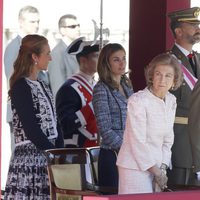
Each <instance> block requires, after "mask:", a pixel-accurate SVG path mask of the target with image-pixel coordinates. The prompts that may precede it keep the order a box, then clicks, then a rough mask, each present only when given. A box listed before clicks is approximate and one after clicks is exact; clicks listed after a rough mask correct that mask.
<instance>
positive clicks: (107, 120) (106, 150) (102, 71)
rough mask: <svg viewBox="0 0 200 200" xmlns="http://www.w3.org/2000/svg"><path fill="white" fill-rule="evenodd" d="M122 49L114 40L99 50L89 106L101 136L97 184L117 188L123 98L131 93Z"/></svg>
mask: <svg viewBox="0 0 200 200" xmlns="http://www.w3.org/2000/svg"><path fill="white" fill-rule="evenodd" d="M125 69H126V52H125V50H124V48H123V47H122V46H121V45H120V44H117V43H113V44H107V45H105V46H104V47H103V49H102V50H101V52H100V55H99V59H98V63H97V71H98V74H99V79H100V80H99V81H98V83H97V84H96V85H95V87H94V90H93V106H94V113H95V117H96V120H97V128H98V132H99V134H100V136H101V149H100V155H99V162H98V163H99V164H98V178H99V185H100V186H113V187H118V172H117V166H116V155H115V153H113V152H118V151H119V148H120V147H121V144H122V139H123V132H124V128H125V120H126V112H127V99H128V97H129V96H130V95H131V94H132V93H133V90H132V86H131V82H130V80H129V79H128V78H127V77H126V75H125Z"/></svg>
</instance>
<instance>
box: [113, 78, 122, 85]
mask: <svg viewBox="0 0 200 200" xmlns="http://www.w3.org/2000/svg"><path fill="white" fill-rule="evenodd" d="M114 80H115V81H116V82H117V84H118V85H120V82H121V76H114Z"/></svg>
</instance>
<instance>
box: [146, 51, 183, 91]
mask: <svg viewBox="0 0 200 200" xmlns="http://www.w3.org/2000/svg"><path fill="white" fill-rule="evenodd" d="M158 65H170V66H171V67H172V68H173V69H174V73H175V75H174V86H173V88H171V90H176V89H177V88H178V87H180V86H181V84H182V82H183V72H182V70H181V67H180V63H179V62H178V60H177V59H176V58H175V57H174V56H173V55H172V54H170V53H162V54H159V55H157V56H156V57H154V58H153V59H152V61H151V62H150V63H149V65H147V67H146V68H145V78H146V83H147V86H148V87H151V86H152V84H153V83H152V81H153V75H154V70H155V68H156V66H158Z"/></svg>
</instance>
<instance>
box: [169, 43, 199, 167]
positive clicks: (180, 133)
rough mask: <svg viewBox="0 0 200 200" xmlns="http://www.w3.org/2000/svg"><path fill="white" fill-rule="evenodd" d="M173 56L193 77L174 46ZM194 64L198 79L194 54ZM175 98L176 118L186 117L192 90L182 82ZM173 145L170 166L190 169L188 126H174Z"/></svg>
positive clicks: (183, 58)
mask: <svg viewBox="0 0 200 200" xmlns="http://www.w3.org/2000/svg"><path fill="white" fill-rule="evenodd" d="M172 52H173V54H175V55H176V57H177V58H178V59H179V60H180V61H181V62H182V64H183V65H184V66H185V67H186V68H187V69H188V70H189V71H190V72H191V73H192V74H193V75H194V73H193V70H192V67H191V65H190V63H189V61H188V58H187V57H186V56H185V55H184V54H183V53H182V52H181V51H180V50H179V48H178V47H177V46H176V45H174V46H173V48H172ZM195 62H196V67H197V78H199V77H200V55H199V54H197V53H195ZM172 93H173V94H174V95H175V96H176V98H177V111H176V116H177V117H188V112H189V104H190V97H191V93H192V90H191V89H190V87H189V86H188V85H187V83H186V82H185V81H184V82H183V84H182V86H181V87H180V88H179V89H178V90H176V91H174V92H172ZM174 134H175V138H174V144H173V146H172V164H173V166H175V167H181V168H191V167H192V165H193V161H192V151H191V142H190V138H189V134H188V126H187V125H183V124H174Z"/></svg>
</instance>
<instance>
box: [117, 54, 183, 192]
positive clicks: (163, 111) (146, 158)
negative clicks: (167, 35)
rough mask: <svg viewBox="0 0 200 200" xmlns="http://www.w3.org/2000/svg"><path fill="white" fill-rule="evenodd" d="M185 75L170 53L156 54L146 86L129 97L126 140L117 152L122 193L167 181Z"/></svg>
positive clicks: (164, 185)
mask: <svg viewBox="0 0 200 200" xmlns="http://www.w3.org/2000/svg"><path fill="white" fill-rule="evenodd" d="M182 80H183V74H182V71H181V68H180V64H179V63H178V61H177V59H176V58H174V57H173V56H172V55H170V54H169V53H163V54H160V55H158V56H156V57H155V58H154V59H153V60H152V61H151V62H150V64H149V65H148V67H147V68H146V81H147V87H146V88H145V89H144V90H142V91H139V92H137V93H134V94H133V95H132V96H131V97H130V98H129V100H128V111H127V121H126V128H125V132H124V139H123V144H122V146H121V149H120V151H119V154H118V159H117V165H118V170H119V194H130V193H152V192H153V191H154V188H153V185H154V184H153V183H156V184H157V185H158V186H159V188H160V190H162V189H164V188H165V187H166V184H167V176H166V173H164V171H165V170H166V168H167V166H169V163H170V159H171V146H172V144H173V140H174V133H173V124H174V120H175V111H176V98H175V96H174V95H172V94H171V93H169V90H175V89H177V88H178V87H179V86H180V85H181V83H182Z"/></svg>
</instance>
